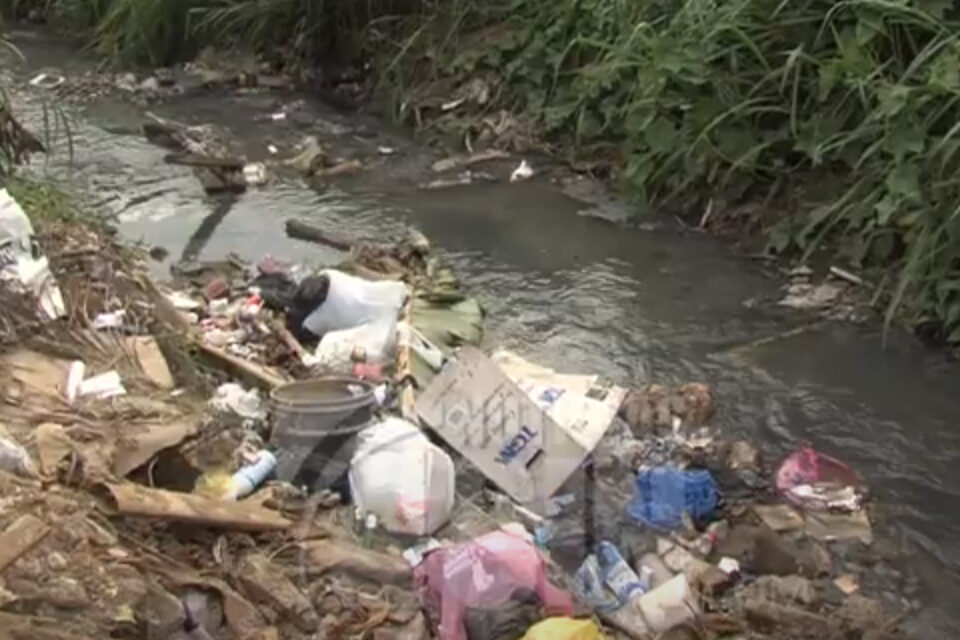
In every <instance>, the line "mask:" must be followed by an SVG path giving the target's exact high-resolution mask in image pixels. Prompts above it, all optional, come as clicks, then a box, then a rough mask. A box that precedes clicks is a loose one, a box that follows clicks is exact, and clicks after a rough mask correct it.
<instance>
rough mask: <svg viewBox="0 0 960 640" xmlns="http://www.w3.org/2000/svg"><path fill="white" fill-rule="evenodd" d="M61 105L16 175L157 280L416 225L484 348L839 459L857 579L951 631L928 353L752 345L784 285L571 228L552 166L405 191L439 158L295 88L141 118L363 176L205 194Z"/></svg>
mask: <svg viewBox="0 0 960 640" xmlns="http://www.w3.org/2000/svg"><path fill="white" fill-rule="evenodd" d="M17 44H18V46H19V47H20V48H21V50H22V51H23V52H24V54H25V56H26V59H27V62H26V63H24V64H23V65H21V66H20V68H19V69H18V70H17V72H16V73H17V77H18V79H19V80H20V81H23V80H24V79H27V78H29V77H31V76H32V75H33V74H35V73H37V72H38V71H41V70H53V71H56V72H58V73H65V74H69V73H81V72H82V71H84V70H87V69H89V68H91V63H90V62H89V61H88V60H84V59H83V58H82V57H81V56H77V55H76V52H74V51H72V50H71V49H70V48H69V47H68V46H66V45H63V44H60V43H57V42H56V41H51V40H48V39H45V38H41V39H38V38H37V37H36V36H35V35H34V36H30V37H20V38H18V39H17ZM43 99H44V98H43V91H42V90H39V89H32V88H30V89H24V90H23V91H20V92H18V93H17V94H16V95H15V105H16V107H17V108H18V110H19V111H18V115H20V117H21V119H22V120H23V122H24V123H25V124H27V125H29V126H30V127H32V128H33V129H34V130H37V129H38V128H39V129H42V127H43V123H44V117H45V114H44V109H43V107H42V104H43ZM290 104H297V105H298V107H297V108H296V109H295V110H294V111H293V112H291V115H290V116H289V117H287V118H285V119H284V120H280V121H274V120H271V119H269V118H266V119H264V116H268V115H269V114H270V113H274V112H276V111H277V110H278V109H279V108H282V107H283V106H284V105H290ZM67 109H68V111H69V113H70V116H71V127H72V130H71V138H72V146H73V149H74V153H73V158H72V159H70V158H68V157H66V156H67V154H66V153H64V152H63V151H61V150H58V152H57V153H55V154H53V155H52V157H50V158H48V159H47V160H44V159H43V158H36V159H35V160H34V167H35V169H34V170H35V171H37V172H38V173H46V174H48V175H50V176H53V177H54V178H56V179H58V180H62V181H64V182H66V183H68V184H70V185H71V186H74V187H77V188H79V189H80V190H81V192H83V193H86V194H88V195H89V196H90V197H92V198H93V199H94V200H95V202H96V203H97V204H99V205H100V206H102V207H103V208H104V209H106V210H108V211H110V212H112V213H114V214H116V216H117V218H118V220H119V224H118V228H119V230H120V232H121V233H122V234H123V235H124V236H125V237H126V238H128V239H130V240H133V241H143V242H145V243H146V244H148V245H150V246H159V247H163V248H164V249H166V250H167V251H168V252H169V256H168V258H167V259H166V260H165V261H164V262H162V263H154V265H153V268H154V269H155V272H156V274H157V275H158V276H159V277H166V276H168V275H169V266H170V265H171V264H172V263H174V262H176V261H178V260H180V259H184V258H185V259H199V260H218V259H222V258H224V257H225V256H227V255H228V254H229V253H231V252H232V253H236V254H238V255H239V256H241V257H242V258H244V259H246V260H249V261H252V262H256V261H257V260H259V259H260V258H261V257H263V256H264V255H268V254H269V255H273V256H276V257H278V258H282V259H283V260H286V261H288V262H290V263H301V264H304V265H309V266H319V265H324V264H335V263H336V262H338V261H339V260H340V259H341V258H342V254H340V253H338V252H337V251H335V250H333V249H330V248H327V247H324V246H320V245H316V244H311V243H306V242H301V241H297V240H292V239H290V238H288V237H287V236H286V234H285V231H284V223H285V221H286V220H287V219H289V218H297V219H303V220H305V221H309V222H311V223H313V224H315V225H316V226H318V227H321V228H323V229H325V230H328V231H335V232H340V233H344V234H347V235H350V236H353V237H358V238H366V239H372V240H382V241H388V240H391V239H397V238H400V237H402V235H403V233H404V231H405V230H406V229H407V228H409V227H414V228H416V229H419V230H420V231H422V232H423V233H424V234H425V235H426V236H427V237H428V238H429V239H430V241H431V243H432V244H433V245H434V246H435V247H437V249H438V250H439V251H440V252H442V254H443V256H444V258H445V260H446V261H448V263H449V264H450V265H451V267H452V268H453V269H454V271H455V273H456V274H457V275H458V277H459V278H460V279H461V280H462V282H463V285H464V287H465V289H466V290H467V291H468V292H469V293H470V294H471V295H473V296H475V297H476V298H477V299H478V300H479V301H480V302H481V303H482V304H483V306H484V308H485V310H486V312H487V316H486V320H485V337H484V347H485V348H487V349H491V348H495V347H501V346H502V347H506V348H508V349H511V350H512V351H515V352H518V353H520V354H521V355H523V356H524V357H525V358H527V359H529V360H531V361H534V362H538V363H541V364H544V365H547V366H550V367H553V368H556V369H558V370H563V371H571V372H583V373H591V374H599V375H601V376H604V377H606V378H608V379H611V380H613V381H615V382H618V383H620V384H624V385H625V386H635V385H637V384H640V383H643V382H658V383H663V384H678V383H683V382H688V381H703V382H706V383H708V384H709V385H710V386H712V387H713V389H714V393H715V398H716V404H717V415H716V417H715V419H714V426H716V427H717V428H719V429H720V431H721V432H722V433H723V434H724V437H725V438H727V439H735V438H738V437H740V438H746V439H750V440H753V441H755V442H756V443H757V444H758V445H759V446H760V447H761V449H762V452H763V455H764V458H765V460H767V461H771V462H772V461H778V460H779V459H781V458H782V457H783V456H784V455H785V454H786V453H788V452H789V451H791V450H793V449H795V448H796V447H797V446H798V445H800V444H802V443H806V442H809V443H812V444H813V445H814V446H816V447H818V448H819V449H821V450H823V451H825V452H827V453H829V454H831V455H834V456H836V457H838V458H841V459H843V460H845V461H847V462H848V463H849V464H850V465H851V466H853V467H855V468H856V469H857V470H858V471H859V472H860V473H861V474H862V476H863V477H864V479H865V481H866V483H867V484H868V486H869V487H870V491H871V494H872V497H873V504H874V509H873V514H874V520H875V522H874V525H875V534H876V535H875V538H876V542H875V544H874V551H873V553H874V557H873V558H872V559H871V561H870V562H872V563H874V566H873V567H872V568H871V573H872V575H873V576H874V579H875V580H877V581H878V582H877V584H871V585H868V586H869V587H871V588H872V590H873V594H874V595H876V596H878V597H880V598H881V599H884V598H885V599H888V600H890V601H891V602H893V603H898V604H899V605H900V606H902V604H903V603H902V600H901V599H903V598H906V599H907V600H908V601H909V602H910V603H918V604H920V605H921V606H922V608H921V610H920V611H919V612H918V613H916V614H914V615H912V616H911V618H910V619H909V621H908V624H907V627H908V628H909V629H911V630H913V631H915V632H917V634H918V637H923V638H954V637H958V633H960V614H958V613H957V612H956V608H955V606H954V603H955V602H956V601H957V599H958V598H960V581H958V577H960V546H958V545H957V544H956V543H955V542H954V541H955V540H956V539H958V538H960V511H957V510H955V509H954V508H953V507H954V505H955V504H957V501H958V500H960V473H957V471H956V468H957V464H958V462H960V424H958V418H960V395H958V393H957V392H958V390H960V389H958V380H960V376H958V374H960V368H958V367H957V365H956V364H955V363H952V362H949V361H948V360H947V359H946V358H945V357H944V356H943V355H942V354H939V353H936V352H933V351H929V350H925V349H923V348H922V347H920V346H919V345H918V344H917V343H916V342H915V341H914V340H913V339H912V338H911V337H910V336H908V335H905V334H902V333H899V332H897V331H894V332H892V333H891V335H889V336H887V339H886V341H885V344H884V340H883V336H882V335H881V332H880V330H879V327H878V326H876V325H875V324H874V325H873V326H869V325H868V326H867V327H857V326H853V325H851V324H845V323H842V322H836V323H823V324H820V325H818V326H816V327H815V328H813V329H811V330H809V331H800V332H797V333H796V334H795V335H791V336H787V337H783V338H782V339H777V340H772V341H769V342H766V343H762V344H758V345H756V346H750V345H755V343H756V342H757V341H758V340H759V339H761V338H764V337H767V336H778V335H782V334H784V332H786V331H788V330H789V329H791V328H794V327H801V326H804V325H806V324H809V323H810V322H811V320H812V318H810V317H808V316H805V315H802V314H799V313H797V312H794V311H790V310H785V309H779V308H776V307H775V306H773V305H767V304H749V301H752V300H757V299H776V296H777V292H778V290H779V288H780V285H781V283H780V282H779V281H778V280H777V279H776V278H774V277H771V275H770V274H769V273H767V272H766V271H765V270H764V265H763V264H762V263H759V262H755V261H751V260H748V259H746V258H744V257H743V256H742V255H738V254H737V253H736V252H735V251H733V250H732V249H731V248H730V247H728V246H727V245H725V244H724V243H723V242H721V241H719V240H717V239H715V238H712V237H709V236H707V235H704V234H702V233H699V232H696V231H693V230H690V229H687V228H685V227H684V226H682V225H681V224H679V223H677V222H676V221H675V220H674V219H673V218H672V216H669V215H666V214H664V215H661V216H654V217H652V218H651V219H649V220H645V221H644V222H645V223H646V224H644V225H642V228H640V229H637V228H622V227H620V226H617V225H614V224H610V223H608V222H605V221H602V220H598V219H596V218H594V217H590V216H585V215H582V213H583V212H584V211H585V210H586V209H589V208H590V207H591V205H590V204H587V203H584V202H582V201H578V200H575V199H573V198H571V197H569V196H567V195H565V194H564V193H563V191H562V189H561V188H560V187H559V186H557V185H556V184H554V182H553V181H551V179H550V177H549V171H542V172H541V173H540V174H539V175H537V176H535V177H534V178H533V179H532V180H530V181H527V182H522V183H518V184H510V183H508V182H507V181H506V180H503V179H501V180H498V181H496V182H493V183H488V184H471V185H465V186H457V187H448V188H444V189H437V190H423V189H421V188H419V185H421V184H422V183H424V182H427V181H429V180H431V179H432V178H433V176H432V175H431V172H430V169H429V166H430V163H431V162H432V161H434V160H436V159H437V158H439V157H441V155H440V154H438V153H436V152H434V151H432V150H430V149H428V148H425V147H422V146H418V144H417V143H416V142H414V141H413V140H412V139H411V138H410V137H409V136H407V134H405V133H404V131H402V130H398V129H395V128H392V127H390V126H388V125H385V124H384V123H382V122H380V121H378V120H377V119H375V118H373V117H370V116H363V115H356V114H350V113H344V112H341V111H337V110H335V109H333V108H331V107H329V106H326V105H324V104H323V103H321V102H320V101H319V100H317V99H314V98H312V97H310V96H309V95H305V94H302V93H293V92H265V93H253V92H251V93H238V92H226V91H211V92H199V93H191V94H190V95H185V96H183V97H179V98H173V99H171V100H169V101H166V102H164V103H163V104H159V105H155V106H152V107H150V109H151V110H152V111H154V112H155V113H157V114H159V115H161V116H163V117H168V118H171V119H174V120H179V121H182V122H185V123H188V124H201V123H213V124H216V125H218V126H220V127H223V128H224V129H225V130H226V131H228V132H229V134H230V135H231V136H232V137H233V139H234V140H235V141H236V142H237V143H238V144H239V146H240V148H241V149H242V151H243V152H244V153H245V154H246V155H247V157H248V158H249V159H250V160H265V159H268V158H269V157H270V152H269V151H267V148H268V146H269V145H275V146H276V147H277V148H278V149H279V156H285V155H291V154H292V153H293V146H294V144H295V143H297V142H299V141H300V140H301V139H302V137H303V136H305V135H316V136H318V138H319V139H320V141H321V143H322V144H323V145H324V146H325V147H327V148H329V149H330V150H331V151H332V152H333V153H335V154H343V155H351V156H356V157H358V158H361V159H362V161H363V162H364V165H365V168H364V170H363V171H362V172H360V173H359V174H357V175H355V176H350V177H347V178H343V179H338V180H334V181H331V182H329V183H327V184H324V185H311V184H308V183H306V182H304V181H283V182H278V183H273V184H268V185H266V186H264V187H259V188H250V189H248V190H247V191H246V192H245V193H243V194H240V195H236V196H224V197H211V196H208V195H206V194H205V193H204V192H203V190H202V188H201V186H200V184H199V182H198V181H197V179H196V178H195V176H194V174H193V172H192V171H191V170H190V169H189V168H188V167H183V166H176V165H171V164H167V163H165V162H164V160H163V158H164V155H165V153H166V152H165V150H164V149H162V148H159V147H157V146H154V145H152V144H150V143H148V142H147V141H146V140H145V139H144V138H143V136H142V134H141V133H140V125H141V124H142V123H143V122H144V111H145V109H144V108H142V107H138V106H133V105H131V104H128V103H126V102H124V101H121V100H119V99H114V98H105V99H100V100H95V101H93V102H91V103H90V104H88V105H86V106H84V107H76V108H74V107H67ZM47 115H49V114H47ZM380 147H386V148H389V149H391V150H392V151H393V152H394V153H392V154H391V155H384V154H382V153H381V152H380V151H378V149H379V148H380ZM518 161H519V156H516V157H514V158H513V159H512V160H511V162H512V164H513V165H515V164H516V163H517V162H518ZM531 162H532V163H533V166H534V168H537V169H543V168H545V167H543V166H542V165H539V166H538V164H539V163H538V160H537V159H536V158H535V157H534V158H531ZM509 170H510V168H509V167H508V168H507V170H506V175H509Z"/></svg>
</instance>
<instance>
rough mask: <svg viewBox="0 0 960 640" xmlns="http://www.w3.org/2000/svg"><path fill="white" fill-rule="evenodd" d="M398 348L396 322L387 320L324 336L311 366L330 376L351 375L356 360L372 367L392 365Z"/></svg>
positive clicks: (391, 318)
mask: <svg viewBox="0 0 960 640" xmlns="http://www.w3.org/2000/svg"><path fill="white" fill-rule="evenodd" d="M396 347H397V320H396V318H395V317H391V316H384V317H382V318H380V319H378V320H375V321H373V322H368V323H366V324H362V325H360V326H359V327H356V328H353V329H343V330H342V331H330V332H328V333H325V334H324V335H323V338H322V339H321V340H320V344H318V345H317V350H316V351H315V352H314V357H313V359H312V360H311V361H310V362H311V363H312V364H317V365H320V366H321V367H323V368H324V370H325V371H327V372H328V373H340V374H344V375H346V374H349V373H350V371H351V370H352V368H353V363H354V356H355V355H356V356H358V361H360V362H367V363H370V364H384V363H387V362H390V360H391V359H392V358H393V354H394V352H395V351H396Z"/></svg>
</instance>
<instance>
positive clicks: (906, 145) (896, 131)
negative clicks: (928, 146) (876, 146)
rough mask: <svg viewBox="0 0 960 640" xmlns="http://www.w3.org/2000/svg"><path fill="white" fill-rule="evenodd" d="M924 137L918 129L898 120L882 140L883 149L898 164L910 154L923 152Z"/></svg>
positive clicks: (913, 125)
mask: <svg viewBox="0 0 960 640" xmlns="http://www.w3.org/2000/svg"><path fill="white" fill-rule="evenodd" d="M925 142H926V137H925V135H924V132H923V130H922V129H920V127H918V126H916V125H915V124H912V123H909V122H905V121H904V120H903V119H899V120H898V123H897V125H896V126H894V127H893V128H891V129H890V130H889V131H888V132H887V135H886V136H885V137H884V139H883V148H884V149H885V150H886V151H887V153H889V154H890V155H892V156H893V158H894V160H895V161H896V162H897V163H900V162H901V161H902V160H903V158H904V156H906V155H907V154H910V153H921V152H923V147H924V143H925Z"/></svg>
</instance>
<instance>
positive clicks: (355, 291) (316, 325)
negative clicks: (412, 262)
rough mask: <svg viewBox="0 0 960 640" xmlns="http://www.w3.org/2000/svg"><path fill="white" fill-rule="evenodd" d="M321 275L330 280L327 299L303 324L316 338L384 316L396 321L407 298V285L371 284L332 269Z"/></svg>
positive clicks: (393, 281) (389, 282)
mask: <svg viewBox="0 0 960 640" xmlns="http://www.w3.org/2000/svg"><path fill="white" fill-rule="evenodd" d="M320 275H322V276H326V277H327V278H328V279H329V281H330V287H329V289H328V290H327V297H326V299H325V300H324V301H323V304H321V305H320V306H319V307H317V308H316V309H315V310H314V311H313V312H312V313H311V314H310V315H308V316H307V317H306V319H304V321H303V328H304V329H306V330H307V331H310V332H311V333H313V334H314V335H317V336H323V335H324V334H325V333H327V332H330V331H339V330H341V329H352V328H354V327H358V326H360V325H362V324H366V323H368V322H373V321H375V320H379V319H381V318H384V317H387V316H389V317H391V318H393V319H394V320H396V319H397V317H398V316H399V314H400V309H401V308H402V307H403V304H404V302H406V299H407V285H405V284H404V283H402V282H399V281H396V280H390V281H383V282H370V281H368V280H364V279H362V278H357V277H355V276H351V275H349V274H346V273H343V272H342V271H337V270H335V269H327V270H325V271H323V272H321V273H320Z"/></svg>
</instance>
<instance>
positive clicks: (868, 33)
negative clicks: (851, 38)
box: [855, 7, 886, 46]
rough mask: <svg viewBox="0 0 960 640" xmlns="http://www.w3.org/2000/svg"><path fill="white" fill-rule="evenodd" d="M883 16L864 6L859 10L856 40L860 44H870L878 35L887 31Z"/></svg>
mask: <svg viewBox="0 0 960 640" xmlns="http://www.w3.org/2000/svg"><path fill="white" fill-rule="evenodd" d="M885 31H886V30H885V29H884V24H883V18H882V17H881V16H879V15H877V13H876V12H875V11H872V10H870V9H869V8H866V7H863V8H861V9H860V10H859V11H857V27H856V30H855V34H856V41H857V44H858V45H860V46H863V45H867V44H870V41H871V40H873V39H874V38H875V37H876V36H878V35H881V34H884V33H885Z"/></svg>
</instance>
